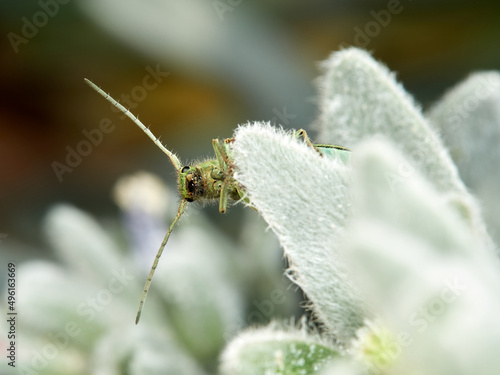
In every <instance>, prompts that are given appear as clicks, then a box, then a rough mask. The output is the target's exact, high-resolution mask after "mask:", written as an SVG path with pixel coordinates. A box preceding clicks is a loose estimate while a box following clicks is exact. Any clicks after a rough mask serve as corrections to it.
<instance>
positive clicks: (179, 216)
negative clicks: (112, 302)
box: [135, 199, 187, 324]
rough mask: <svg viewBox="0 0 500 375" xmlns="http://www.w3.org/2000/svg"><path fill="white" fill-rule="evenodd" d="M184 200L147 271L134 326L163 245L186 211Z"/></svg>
mask: <svg viewBox="0 0 500 375" xmlns="http://www.w3.org/2000/svg"><path fill="white" fill-rule="evenodd" d="M186 203H187V201H186V200H184V199H183V200H181V203H180V204H179V208H178V209H177V215H175V218H174V221H172V224H170V227H169V228H168V232H167V234H166V235H165V238H163V242H162V243H161V245H160V248H159V249H158V252H157V253H156V257H155V260H154V262H153V266H152V267H151V270H150V271H149V276H148V279H147V280H146V284H144V289H143V290H142V295H141V300H140V302H139V308H138V309H137V315H136V317H135V324H137V323H139V319H141V313H142V307H143V306H144V302H145V301H146V297H147V295H148V291H149V287H150V286H151V280H153V275H154V274H155V270H156V267H157V266H158V261H159V260H160V257H161V254H162V253H163V249H164V248H165V245H166V244H167V241H168V238H169V237H170V233H172V230H173V229H174V225H175V223H177V221H178V220H179V219H180V218H181V215H182V214H183V213H184V211H185V210H186Z"/></svg>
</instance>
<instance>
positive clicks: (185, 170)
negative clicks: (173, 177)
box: [181, 166, 190, 173]
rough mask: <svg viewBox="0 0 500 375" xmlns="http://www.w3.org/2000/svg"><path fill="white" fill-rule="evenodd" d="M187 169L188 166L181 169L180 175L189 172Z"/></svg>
mask: <svg viewBox="0 0 500 375" xmlns="http://www.w3.org/2000/svg"><path fill="white" fill-rule="evenodd" d="M189 168H190V167H189V166H185V167H182V169H181V173H186V172H187V171H189Z"/></svg>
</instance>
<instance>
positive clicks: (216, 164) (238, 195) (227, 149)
mask: <svg viewBox="0 0 500 375" xmlns="http://www.w3.org/2000/svg"><path fill="white" fill-rule="evenodd" d="M85 82H86V83H87V84H88V85H89V86H90V87H91V88H93V89H94V90H95V91H97V92H98V93H99V94H101V95H102V96H103V97H104V98H105V99H106V100H108V101H109V102H110V103H111V104H112V105H114V106H115V107H117V108H118V109H119V110H120V111H122V112H123V113H124V114H125V115H126V116H127V117H128V118H129V119H131V120H132V121H133V122H134V123H135V124H136V125H137V126H138V127H139V128H141V129H142V131H143V132H144V133H146V135H147V136H148V137H149V138H150V139H151V140H152V141H153V142H154V143H155V144H156V146H158V147H159V148H160V149H161V150H162V151H163V152H164V153H165V154H167V156H168V157H169V159H170V161H171V162H172V164H173V165H174V168H175V169H176V171H177V173H178V176H179V177H178V185H179V192H180V194H181V197H182V199H181V202H180V204H179V207H178V209H177V214H176V215H175V218H174V220H173V221H172V223H171V224H170V226H169V227H168V231H167V233H166V234H165V237H164V238H163V241H162V243H161V245H160V248H159V249H158V252H157V253H156V256H155V259H154V261H153V265H152V266H151V270H150V271H149V275H148V278H147V280H146V283H145V285H144V289H143V291H142V295H141V299H140V301H139V308H138V309H137V315H136V318H135V324H137V323H139V320H140V318H141V313H142V308H143V306H144V302H145V301H146V297H147V294H148V291H149V288H150V286H151V281H152V280H153V276H154V273H155V270H156V267H157V266H158V262H159V260H160V257H161V255H162V253H163V249H164V248H165V245H166V244H167V241H168V239H169V237H170V234H171V233H172V230H173V228H174V226H175V224H176V223H177V221H178V220H179V219H180V217H181V216H182V214H183V213H184V211H185V210H186V205H187V203H189V202H194V201H197V200H200V199H209V200H216V199H219V212H220V213H226V210H227V205H228V201H229V199H231V200H233V201H243V202H245V203H249V201H248V199H247V198H246V194H245V190H244V187H243V186H241V185H240V184H239V183H238V182H237V181H236V180H235V179H234V177H233V175H234V165H233V161H232V157H231V143H232V142H233V141H234V139H233V138H226V139H225V140H223V141H221V140H219V139H213V140H212V146H213V149H214V152H215V159H211V160H207V161H204V162H200V163H197V164H194V165H187V166H183V165H182V163H181V162H180V160H179V158H178V157H177V156H176V155H175V154H174V153H173V152H171V151H170V150H168V149H167V148H166V147H165V146H164V145H163V144H162V143H161V142H160V140H159V139H158V138H157V137H155V136H154V134H153V133H152V132H151V131H150V130H149V128H147V127H146V126H144V124H143V123H142V122H141V121H140V120H139V118H138V117H137V116H135V115H133V114H132V113H131V112H130V111H129V110H128V109H127V108H125V107H124V106H123V105H121V104H120V103H119V102H118V101H116V100H115V99H113V98H112V97H111V96H110V95H109V94H107V93H106V92H105V91H103V90H102V89H101V88H100V87H98V86H97V85H95V84H94V83H93V82H92V81H90V80H88V79H86V78H85ZM293 134H294V137H295V138H297V139H300V138H302V139H303V140H304V142H305V143H306V144H307V145H308V146H309V147H311V148H313V149H314V150H316V151H317V152H318V153H319V154H320V155H321V156H325V157H340V159H341V160H342V161H344V162H346V161H347V160H348V159H349V154H350V150H349V149H348V148H345V147H342V146H334V145H328V144H313V143H312V142H311V140H310V139H309V137H308V136H307V133H306V131H305V130H303V129H300V130H297V131H296V132H294V133H293Z"/></svg>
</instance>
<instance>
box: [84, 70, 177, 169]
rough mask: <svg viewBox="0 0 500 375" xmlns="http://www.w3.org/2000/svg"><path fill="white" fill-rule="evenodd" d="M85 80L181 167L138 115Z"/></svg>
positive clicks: (174, 156) (175, 165)
mask: <svg viewBox="0 0 500 375" xmlns="http://www.w3.org/2000/svg"><path fill="white" fill-rule="evenodd" d="M84 80H85V82H86V83H87V84H88V85H89V86H90V87H92V88H93V89H94V90H95V91H97V92H98V93H99V94H101V95H102V96H103V97H104V99H106V100H107V101H108V102H110V103H111V104H113V105H114V106H115V107H116V108H118V109H119V110H120V111H122V112H123V113H124V114H125V116H127V117H128V118H129V119H131V120H132V121H133V122H134V124H136V125H137V126H138V127H139V128H141V129H142V131H143V132H144V133H146V135H147V136H148V137H149V138H151V140H152V141H153V142H154V143H155V145H157V146H158V147H159V148H160V150H162V151H163V152H164V153H165V154H167V156H168V157H169V158H170V161H171V162H172V164H173V165H174V167H175V169H177V171H179V170H180V169H181V168H182V164H181V162H180V160H179V158H178V157H177V156H176V155H175V154H174V153H173V152H172V151H170V150H169V149H167V148H166V147H165V146H163V144H162V143H161V142H160V139H159V138H157V137H155V135H154V134H153V133H152V132H151V130H149V129H148V128H147V127H145V126H144V124H143V123H142V122H141V121H140V120H139V117H137V116H135V115H134V114H132V112H130V111H129V110H128V109H127V108H125V107H124V106H123V105H121V104H120V103H118V101H116V100H115V99H113V98H112V97H111V96H110V95H109V94H107V93H106V92H105V91H104V90H102V89H101V88H100V87H99V86H97V85H96V84H95V83H94V82H92V81H90V80H88V79H87V78H84Z"/></svg>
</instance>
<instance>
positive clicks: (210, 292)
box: [19, 48, 500, 375]
mask: <svg viewBox="0 0 500 375" xmlns="http://www.w3.org/2000/svg"><path fill="white" fill-rule="evenodd" d="M322 67H323V70H324V71H323V74H322V76H321V77H320V78H319V79H318V86H319V101H318V104H319V110H320V115H319V118H318V120H317V122H316V128H317V130H318V132H319V136H318V139H316V141H317V142H321V143H330V144H339V145H342V146H347V147H349V148H350V149H352V150H353V152H352V158H351V161H350V162H349V163H347V164H345V163H343V162H341V161H340V160H336V159H331V158H328V157H321V156H320V155H319V154H318V153H317V152H315V151H314V150H313V149H312V148H311V147H308V146H307V145H306V144H305V143H303V142H298V141H297V140H296V139H294V138H293V136H292V134H291V133H290V132H287V131H284V130H282V129H277V128H275V127H272V126H271V125H270V124H269V123H252V124H247V125H245V126H241V127H240V128H238V129H237V130H236V133H235V141H234V144H233V154H232V157H233V159H234V160H233V161H234V164H235V168H236V172H235V178H236V179H237V180H238V182H239V183H241V184H242V185H243V186H244V187H245V192H246V194H247V198H248V199H249V201H250V203H251V204H252V206H253V207H255V208H256V209H257V210H258V212H259V213H260V215H262V218H263V219H264V220H265V222H266V223H267V225H268V226H269V227H270V228H271V229H272V231H273V232H274V233H275V234H276V236H277V237H278V239H279V241H280V244H281V246H282V247H283V250H284V254H285V256H286V258H287V259H288V262H289V269H288V270H287V271H286V275H287V276H289V278H290V279H291V280H292V281H293V282H295V283H296V284H298V285H299V286H300V287H301V289H302V290H303V291H304V293H305V294H306V295H307V297H308V304H307V307H308V308H309V309H310V310H311V311H312V313H313V316H314V319H315V323H316V324H315V327H314V328H311V327H310V323H308V322H305V321H303V320H302V321H301V322H300V324H298V325H296V324H292V323H289V322H286V321H285V322H278V321H275V322H272V323H271V324H270V325H268V326H262V327H259V326H256V327H255V326H254V327H252V328H251V329H247V330H245V331H243V332H241V333H240V334H237V335H236V337H234V336H235V332H236V331H237V330H238V329H240V328H243V327H245V326H247V325H250V324H249V323H252V322H250V321H248V319H246V318H245V314H244V309H245V307H244V302H243V296H244V295H245V293H248V290H247V289H248V286H247V285H248V283H250V282H251V280H252V273H253V270H254V269H256V267H258V268H261V269H264V268H265V267H269V263H271V259H272V258H273V257H272V256H270V254H271V251H268V250H269V249H268V248H267V245H266V244H260V243H257V242H255V241H257V240H258V239H259V237H260V236H262V235H263V233H264V231H263V228H262V226H257V227H256V228H252V233H250V234H247V236H246V237H245V238H247V239H253V240H254V243H253V244H250V245H248V246H249V247H251V248H252V252H251V254H243V255H242V254H240V255H238V252H234V247H235V246H234V244H232V243H231V242H229V241H225V240H224V239H223V238H222V237H221V236H220V235H219V234H218V233H217V232H216V231H215V230H214V228H213V226H210V224H209V223H207V222H206V221H203V220H201V219H200V218H199V217H197V216H195V217H194V218H190V219H191V220H192V222H191V225H182V226H180V228H178V229H177V232H178V234H177V235H176V236H174V237H173V238H172V242H171V243H170V249H169V251H168V252H167V253H166V254H164V256H163V258H162V262H161V265H160V267H159V269H158V274H157V276H156V286H153V288H156V292H157V293H155V294H154V295H156V297H154V295H153V296H151V297H150V300H149V307H148V312H147V313H148V314H149V318H148V319H147V320H143V321H142V322H141V323H140V324H139V325H138V326H134V325H133V323H132V322H133V316H134V314H135V307H136V303H137V296H138V294H139V292H140V290H139V289H140V287H141V286H142V278H143V276H140V277H138V275H139V272H140V271H141V270H137V263H138V262H137V260H136V259H130V258H128V257H126V256H125V255H124V254H123V253H121V252H120V250H119V249H120V247H121V246H119V245H118V244H117V240H116V238H120V237H119V235H118V233H117V232H116V231H111V232H112V233H113V235H111V234H110V230H109V228H108V229H107V230H105V229H103V227H102V225H101V224H99V223H97V222H95V220H93V219H92V218H90V217H89V216H88V215H86V214H84V213H82V212H80V211H78V210H76V209H74V208H72V207H68V206H57V207H55V208H53V209H52V210H51V211H50V213H49V215H48V217H47V219H46V226H45V228H46V229H45V230H46V232H47V233H48V235H49V240H50V242H51V244H52V246H53V247H54V249H55V250H56V253H57V254H58V257H59V258H60V260H61V261H62V262H61V263H62V265H60V264H58V265H56V264H54V263H50V262H36V263H35V262H33V263H28V264H26V265H25V266H24V267H22V268H21V269H20V272H19V281H20V286H19V289H20V296H22V298H21V297H20V298H21V299H20V301H19V303H20V310H22V311H23V329H22V334H23V338H24V340H23V342H24V343H25V345H26V346H25V347H24V348H23V358H20V362H21V366H24V367H23V369H24V371H25V372H26V373H46V374H49V373H50V374H58V373H64V374H83V373H96V374H119V373H130V374H142V373H148V374H149V373H159V374H160V373H161V374H163V373H175V374H184V373H185V374H206V373H211V372H214V371H216V370H215V366H214V359H215V358H217V357H218V356H219V355H220V353H221V351H223V352H222V354H221V355H220V366H219V372H220V373H221V374H223V375H245V374H287V375H291V374H322V375H338V374H361V373H367V372H368V373H374V374H380V373H384V374H400V373H405V374H408V373H411V374H418V373H425V374H454V375H456V374H471V373H481V374H496V373H498V369H499V368H500V363H498V362H500V359H498V356H497V353H496V351H497V348H498V347H499V345H500V329H499V328H498V327H499V326H498V325H497V324H496V319H497V316H498V314H500V300H499V298H498V295H499V293H500V272H499V271H500V270H499V264H498V259H497V255H496V252H495V250H496V249H495V245H494V243H493V241H492V240H491V238H490V237H489V235H488V232H491V233H498V230H499V229H500V228H499V227H498V221H497V220H496V218H498V217H499V215H500V212H499V209H498V207H499V205H498V198H497V194H496V190H497V189H498V185H499V184H498V177H495V176H496V175H495V176H490V174H492V173H489V172H491V171H492V170H493V171H494V170H495V169H494V167H495V166H496V163H495V162H496V160H498V159H499V157H498V155H499V154H498V152H497V151H495V150H496V149H495V148H494V147H493V144H494V140H495V139H496V137H498V135H499V133H500V120H499V116H498V113H499V99H498V98H499V97H500V90H499V86H500V85H498V84H496V82H499V81H500V79H499V78H498V77H499V76H498V73H494V72H489V73H484V74H480V75H474V76H471V77H470V78H469V79H468V80H467V81H466V82H465V83H464V84H461V85H459V86H458V87H457V88H456V89H453V90H452V91H451V92H450V93H449V94H447V95H446V96H445V97H444V99H443V100H441V101H440V102H439V103H437V104H436V105H435V106H434V107H433V109H432V110H431V111H430V112H429V113H428V114H427V118H426V117H425V116H424V115H423V114H422V113H421V110H420V109H419V108H418V106H416V104H415V103H414V101H413V99H412V98H411V97H410V95H408V94H407V93H406V92H405V91H404V89H403V88H402V86H401V85H400V84H398V83H397V82H396V80H395V78H394V74H393V73H391V72H390V71H389V70H388V69H387V68H386V67H384V66H383V65H381V64H380V63H378V62H376V61H375V60H374V59H373V58H372V57H371V56H370V55H369V54H368V53H366V52H364V51H362V50H359V49H355V48H352V49H347V50H343V51H340V52H336V53H334V54H332V56H331V57H330V58H329V59H328V60H327V61H325V62H324V63H323V64H322ZM485 82H486V83H485ZM485 87H486V89H485ZM471 98H472V99H471ZM471 103H472V104H471ZM450 118H453V120H450ZM431 124H432V126H433V127H431ZM451 125H453V126H451ZM440 135H441V137H440ZM313 138H315V137H313ZM443 141H445V142H447V146H448V147H449V149H450V153H448V151H447V147H446V146H445V144H444V143H443ZM492 148H493V149H492ZM489 149H491V150H489ZM450 154H451V156H452V157H453V159H454V160H456V162H457V165H458V167H459V168H458V169H457V168H456V166H455V164H454V163H453V162H452V158H451V157H450ZM464 155H466V157H465V158H464V157H463V156H464ZM476 164H479V165H476ZM489 168H491V169H489ZM461 177H462V178H461ZM478 178H479V179H480V181H478V180H477V179H478ZM482 178H484V181H483V180H481V179H482ZM139 180H141V179H139ZM142 180H144V179H142ZM462 180H463V181H464V182H462ZM466 186H467V187H468V188H470V189H471V190H472V191H473V192H474V193H476V194H477V201H476V198H474V197H473V196H472V195H471V194H469V192H468V190H467V188H466ZM141 189H142V188H141ZM141 189H139V191H140V192H141V193H137V191H134V192H133V194H130V195H129V196H128V197H129V199H128V200H127V199H122V200H121V202H122V205H123V210H124V212H125V215H124V217H125V219H126V221H125V226H126V228H127V229H128V230H129V232H130V233H131V235H132V237H133V241H132V243H133V244H135V246H136V247H138V248H151V250H152V251H154V250H155V247H154V243H155V241H158V240H157V239H156V238H157V237H156V235H155V234H154V233H156V232H157V228H158V227H160V226H161V225H160V224H159V223H161V222H162V220H161V218H159V217H157V216H155V215H156V214H152V213H151V212H146V213H145V212H143V211H141V207H148V205H147V204H145V203H146V202H144V200H143V199H141V198H140V197H141V196H144V194H146V195H147V194H153V193H154V192H155V191H158V189H156V188H155V189H153V188H151V187H150V188H148V189H147V193H144V192H143V190H141ZM160 191H161V190H160ZM121 197H122V198H123V197H124V195H123V194H121ZM125 197H127V195H126V194H125ZM130 197H131V198H130ZM152 206H153V207H155V206H161V204H159V203H158V202H157V201H155V202H153V204H152ZM482 210H485V212H487V213H488V215H487V218H489V219H488V220H487V222H486V224H485V223H484V222H483V219H482V216H481V211H482ZM148 223H149V224H148ZM139 225H143V229H144V230H142V231H138V230H137V228H138V226H139ZM248 227H249V228H250V227H251V225H248ZM134 228H135V230H134ZM203 228H205V229H203ZM206 228H208V229H206ZM486 228H488V230H487V229H486ZM150 232H151V233H150ZM148 233H149V234H148ZM141 235H142V236H144V237H145V238H141ZM149 235H151V236H153V237H155V239H152V237H151V238H150V237H148V236H149ZM159 236H160V237H161V234H159ZM256 239H257V240H256ZM122 241H123V240H122ZM150 244H153V245H150ZM253 258H257V259H258V260H257V261H256V260H254V259H253ZM124 259H125V260H124ZM251 262H253V263H252V266H250V263H251ZM144 266H145V267H147V266H149V264H148V263H146V264H145V265H144ZM113 278H115V279H119V280H122V282H127V280H128V282H127V284H128V285H126V287H125V288H118V286H119V285H118V284H116V281H113ZM132 279H133V280H134V281H135V282H131V280H132ZM269 280H270V281H272V278H269ZM48 291H50V292H48ZM124 311H128V313H124ZM287 311H288V314H289V315H291V313H290V311H289V310H287ZM225 340H228V341H225ZM29 371H31V372H29Z"/></svg>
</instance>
